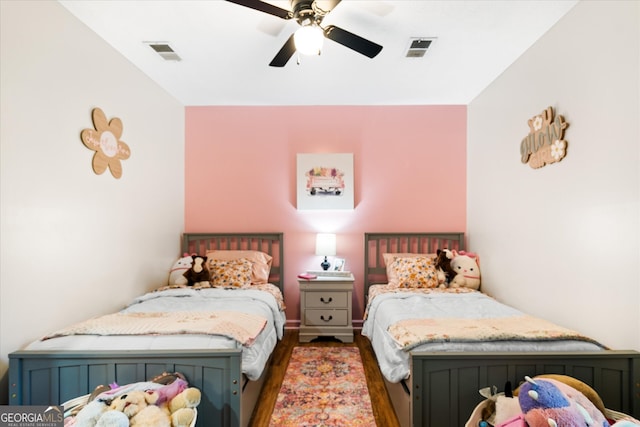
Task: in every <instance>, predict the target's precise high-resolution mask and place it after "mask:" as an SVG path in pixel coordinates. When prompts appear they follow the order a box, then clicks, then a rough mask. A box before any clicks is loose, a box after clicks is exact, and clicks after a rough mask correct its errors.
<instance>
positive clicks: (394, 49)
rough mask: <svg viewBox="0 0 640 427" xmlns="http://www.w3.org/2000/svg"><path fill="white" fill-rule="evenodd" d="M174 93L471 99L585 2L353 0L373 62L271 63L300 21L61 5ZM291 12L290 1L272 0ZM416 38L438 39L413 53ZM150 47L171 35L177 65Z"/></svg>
mask: <svg viewBox="0 0 640 427" xmlns="http://www.w3.org/2000/svg"><path fill="white" fill-rule="evenodd" d="M59 1H60V3H61V4H62V5H63V6H64V7H66V8H67V9H68V10H69V11H70V12H71V13H72V14H74V15H75V16H76V17H77V18H78V19H80V20H81V21H82V22H84V23H85V24H86V25H87V26H88V27H89V28H91V29H92V30H93V31H95V32H96V33H97V34H98V35H99V36H101V37H102V38H103V39H104V40H106V41H107V42H108V43H109V44H110V45H112V46H113V47H114V48H115V49H116V50H118V51H119V52H120V53H122V55H124V56H125V57H126V58H128V59H129V61H131V62H132V63H133V64H135V65H136V66H137V67H138V68H139V69H140V70H142V71H143V72H144V73H145V74H147V75H148V76H149V77H150V78H151V79H153V80H154V81H155V82H157V83H158V84H159V85H160V86H162V87H163V88H164V89H165V90H166V91H167V92H168V93H170V94H171V95H173V96H174V97H175V98H176V99H177V100H179V101H180V102H181V103H183V104H184V105H186V106H194V105H445V104H463V105H464V104H468V103H469V102H471V101H472V100H473V98H475V97H476V96H477V95H478V94H480V92H481V91H482V90H483V89H484V88H485V87H487V86H488V85H489V84H490V83H491V82H492V81H493V80H494V79H495V78H497V77H498V76H499V75H500V74H501V73H502V72H503V71H504V70H505V69H506V68H507V67H508V66H509V65H510V64H512V63H513V62H514V61H515V60H516V59H517V58H518V57H519V56H520V55H521V54H522V53H524V51H526V50H527V49H528V48H529V47H530V46H531V45H532V44H534V43H535V41H536V40H538V39H539V38H540V37H541V36H542V35H543V34H544V33H545V32H546V31H547V30H549V29H550V28H551V27H552V26H553V25H554V24H555V23H556V22H557V21H558V20H559V19H560V18H561V17H562V16H563V15H564V14H565V13H567V12H568V11H569V10H570V9H571V8H572V7H573V6H574V5H575V4H576V3H577V1H578V0H535V1H524V0H504V1H502V0H491V1H483V0H469V1H463V0H445V1H435V0H424V1H410V0H375V1H366V0H343V1H342V2H341V3H340V4H338V6H337V7H336V8H335V9H334V10H333V11H331V13H329V14H328V15H327V16H326V17H325V19H324V21H323V26H325V25H329V24H333V25H336V26H338V27H341V28H343V29H345V30H348V31H350V32H353V33H355V34H357V35H359V36H361V37H364V38H366V39H369V40H371V41H373V42H376V43H378V44H380V45H382V46H383V49H382V52H380V54H379V55H378V56H376V57H375V58H373V59H369V58H367V57H365V56H363V55H360V54H358V53H356V52H354V51H352V50H350V49H348V48H346V47H344V46H342V45H340V44H337V43H335V42H333V41H331V40H325V43H324V48H323V51H322V55H320V56H312V57H307V56H302V57H301V64H300V65H297V64H296V57H297V55H294V57H293V58H291V60H289V62H288V63H287V65H286V66H285V67H283V68H274V67H270V66H269V65H268V64H269V62H270V61H271V59H272V58H273V57H274V56H275V54H276V53H277V52H278V50H279V49H280V48H281V47H282V45H283V44H284V42H285V41H286V40H287V38H288V37H289V36H290V35H291V34H292V33H293V32H294V31H295V30H296V29H297V28H298V24H297V22H295V20H293V19H292V20H283V19H280V18H277V17H275V16H272V15H268V14H265V13H261V12H258V11H255V10H252V9H249V8H246V7H243V6H240V5H237V4H233V3H230V2H227V1H224V0H209V1H206V0H198V1H185V0H177V1H171V0H159V1H151V0H142V1H133V0H123V1H120V0H106V1H102V0H91V1H88V0H59ZM269 3H272V4H274V5H276V6H278V7H281V8H285V9H288V8H289V2H288V1H269ZM413 37H436V38H437V39H436V41H435V42H434V43H432V45H431V47H430V49H429V50H428V51H427V53H426V55H425V56H424V57H423V58H407V57H406V56H405V55H406V50H407V48H408V46H409V42H410V39H411V38H413ZM144 42H166V43H168V44H169V45H170V46H171V47H172V48H173V50H175V51H176V53H177V54H178V55H179V56H180V57H181V59H182V60H181V61H166V60H164V59H162V58H161V57H160V56H159V55H158V54H157V53H156V52H155V51H154V50H153V49H151V48H150V47H149V46H148V45H147V44H145V43H144Z"/></svg>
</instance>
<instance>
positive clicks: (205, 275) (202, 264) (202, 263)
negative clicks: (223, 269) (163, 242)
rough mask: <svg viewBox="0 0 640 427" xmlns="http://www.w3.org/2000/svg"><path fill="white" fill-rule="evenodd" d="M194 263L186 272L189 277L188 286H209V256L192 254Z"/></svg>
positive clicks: (187, 277) (185, 274) (185, 275)
mask: <svg viewBox="0 0 640 427" xmlns="http://www.w3.org/2000/svg"><path fill="white" fill-rule="evenodd" d="M191 258H192V259H193V264H192V265H191V268H189V269H188V270H187V271H185V272H184V277H185V278H186V279H187V286H195V285H199V286H208V285H209V279H210V274H209V268H208V267H207V257H206V256H202V255H191Z"/></svg>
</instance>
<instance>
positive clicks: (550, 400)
mask: <svg viewBox="0 0 640 427" xmlns="http://www.w3.org/2000/svg"><path fill="white" fill-rule="evenodd" d="M525 379H526V380H527V381H526V382H525V383H523V384H522V385H521V386H520V392H519V394H518V400H519V402H520V408H521V409H522V413H523V414H524V419H525V421H526V423H527V425H528V426H529V427H548V426H552V427H553V426H562V427H583V426H598V427H600V426H602V427H609V422H608V421H607V419H606V418H605V416H604V414H603V413H602V412H600V411H599V410H598V408H596V406H595V405H594V404H593V403H591V401H590V400H589V399H587V398H586V397H585V395H584V394H582V393H581V392H579V391H578V390H576V389H574V388H573V387H571V386H569V385H567V384H565V383H563V382H560V381H557V380H554V379H551V378H536V379H532V378H530V377H525Z"/></svg>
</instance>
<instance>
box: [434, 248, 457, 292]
mask: <svg viewBox="0 0 640 427" xmlns="http://www.w3.org/2000/svg"><path fill="white" fill-rule="evenodd" d="M452 259H453V252H451V251H450V250H449V249H447V248H445V249H442V250H440V249H437V250H436V262H435V266H436V271H437V272H438V283H439V287H441V288H446V287H447V285H448V284H449V282H450V281H451V279H453V277H454V276H455V275H456V272H455V271H454V270H453V268H452V267H451V260H452Z"/></svg>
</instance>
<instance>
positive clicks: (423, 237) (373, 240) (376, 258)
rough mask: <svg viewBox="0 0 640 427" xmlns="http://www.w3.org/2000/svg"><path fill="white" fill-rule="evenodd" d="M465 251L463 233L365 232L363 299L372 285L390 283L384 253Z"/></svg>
mask: <svg viewBox="0 0 640 427" xmlns="http://www.w3.org/2000/svg"><path fill="white" fill-rule="evenodd" d="M444 248H447V249H452V250H453V249H455V250H458V251H459V250H464V248H465V246H464V233H364V299H365V306H366V302H367V297H368V295H369V286H371V285H375V284H376V283H387V270H386V266H385V265H384V259H383V257H382V254H386V253H414V254H435V253H436V249H444Z"/></svg>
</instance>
